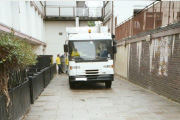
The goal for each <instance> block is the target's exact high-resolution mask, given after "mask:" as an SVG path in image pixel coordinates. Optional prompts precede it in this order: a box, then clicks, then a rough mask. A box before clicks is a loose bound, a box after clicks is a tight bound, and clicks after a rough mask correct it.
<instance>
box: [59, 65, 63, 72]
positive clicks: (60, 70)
mask: <svg viewBox="0 0 180 120" xmlns="http://www.w3.org/2000/svg"><path fill="white" fill-rule="evenodd" d="M58 73H59V74H60V73H63V71H62V69H61V64H59V65H58Z"/></svg>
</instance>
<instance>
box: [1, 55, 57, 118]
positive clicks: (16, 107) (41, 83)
mask: <svg viewBox="0 0 180 120" xmlns="http://www.w3.org/2000/svg"><path fill="white" fill-rule="evenodd" d="M51 58H52V56H51V55H46V56H45V55H41V56H38V58H37V60H38V62H37V64H36V65H34V66H31V67H30V69H29V71H28V72H27V70H18V71H17V70H16V71H15V70H11V71H10V79H9V82H8V88H9V95H10V99H11V103H10V105H9V106H8V108H7V107H6V98H5V96H4V95H0V119H1V120H6V119H8V120H17V119H19V118H20V117H21V116H22V115H24V114H25V112H26V111H27V109H28V108H29V106H30V104H31V103H32V104H33V103H34V101H35V100H36V99H37V97H38V96H39V95H40V94H41V92H42V91H43V90H44V88H45V87H46V86H47V85H48V84H49V82H50V81H51V80H52V79H53V77H54V74H55V73H56V64H52V62H51V61H52V59H51ZM0 68H1V66H0ZM7 109H8V111H7Z"/></svg>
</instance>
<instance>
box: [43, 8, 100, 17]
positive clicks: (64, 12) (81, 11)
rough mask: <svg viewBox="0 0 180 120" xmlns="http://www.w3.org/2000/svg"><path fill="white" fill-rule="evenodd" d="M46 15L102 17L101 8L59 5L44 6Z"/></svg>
mask: <svg viewBox="0 0 180 120" xmlns="http://www.w3.org/2000/svg"><path fill="white" fill-rule="evenodd" d="M44 9H45V16H47V17H76V16H78V17H103V16H104V14H103V8H99V7H94V8H93V7H61V6H45V8H44Z"/></svg>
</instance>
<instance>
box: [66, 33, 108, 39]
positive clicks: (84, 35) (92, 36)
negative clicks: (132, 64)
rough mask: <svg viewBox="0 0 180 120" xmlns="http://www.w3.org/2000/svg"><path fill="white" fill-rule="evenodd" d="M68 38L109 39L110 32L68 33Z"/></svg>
mask: <svg viewBox="0 0 180 120" xmlns="http://www.w3.org/2000/svg"><path fill="white" fill-rule="evenodd" d="M68 40H111V34H110V33H79V34H69V35H68Z"/></svg>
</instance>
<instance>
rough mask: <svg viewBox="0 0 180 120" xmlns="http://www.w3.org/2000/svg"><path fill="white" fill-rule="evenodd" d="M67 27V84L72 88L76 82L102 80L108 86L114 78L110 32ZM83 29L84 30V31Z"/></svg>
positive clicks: (65, 48) (65, 47) (65, 46)
mask: <svg viewBox="0 0 180 120" xmlns="http://www.w3.org/2000/svg"><path fill="white" fill-rule="evenodd" d="M75 29H76V30H77V28H67V29H66V30H67V31H73V33H71V32H68V36H67V37H68V38H67V44H66V45H64V50H65V52H68V55H69V67H68V71H69V72H68V75H69V84H70V88H73V87H74V85H75V83H77V82H103V83H105V85H106V88H110V87H111V84H112V81H113V80H114V69H113V56H114V52H113V51H114V50H113V41H112V38H111V34H110V33H95V32H91V29H92V28H86V29H85V28H84V27H83V30H82V31H83V32H80V33H79V31H80V30H79V29H81V28H78V32H77V33H76V32H75V31H76V30H75ZM84 30H85V31H86V32H84Z"/></svg>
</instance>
